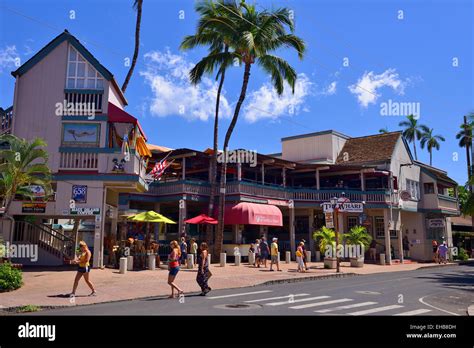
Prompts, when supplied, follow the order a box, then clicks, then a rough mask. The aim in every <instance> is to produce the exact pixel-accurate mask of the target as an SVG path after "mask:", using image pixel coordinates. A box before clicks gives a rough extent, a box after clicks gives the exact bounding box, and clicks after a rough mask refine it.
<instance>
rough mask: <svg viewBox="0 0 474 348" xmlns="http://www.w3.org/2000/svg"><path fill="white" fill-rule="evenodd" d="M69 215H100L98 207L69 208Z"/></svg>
mask: <svg viewBox="0 0 474 348" xmlns="http://www.w3.org/2000/svg"><path fill="white" fill-rule="evenodd" d="M69 213H70V214H71V215H100V208H77V207H76V208H71V210H70V211H69Z"/></svg>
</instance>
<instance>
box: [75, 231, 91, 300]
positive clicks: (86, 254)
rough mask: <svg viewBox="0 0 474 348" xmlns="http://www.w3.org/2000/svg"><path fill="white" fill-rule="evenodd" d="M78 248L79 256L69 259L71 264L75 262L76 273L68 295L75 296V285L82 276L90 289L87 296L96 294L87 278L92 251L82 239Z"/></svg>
mask: <svg viewBox="0 0 474 348" xmlns="http://www.w3.org/2000/svg"><path fill="white" fill-rule="evenodd" d="M79 248H80V250H81V254H80V255H79V257H76V258H75V259H74V260H72V261H71V263H72V264H77V273H76V278H75V279H74V285H73V287H72V292H71V294H70V296H71V297H74V296H76V290H77V286H78V285H79V280H81V278H82V277H84V280H85V281H86V284H87V285H88V286H89V288H91V290H92V292H91V293H90V294H89V296H96V295H97V293H96V291H95V289H94V285H93V284H92V283H91V281H90V280H89V273H90V271H91V269H90V264H89V261H90V259H91V256H92V253H91V251H90V250H89V247H88V246H87V244H86V242H84V241H83V240H81V241H80V242H79Z"/></svg>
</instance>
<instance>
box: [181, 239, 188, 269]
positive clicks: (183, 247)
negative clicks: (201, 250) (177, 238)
mask: <svg viewBox="0 0 474 348" xmlns="http://www.w3.org/2000/svg"><path fill="white" fill-rule="evenodd" d="M179 249H180V251H181V264H182V265H186V264H187V262H188V244H187V243H186V238H185V237H181V243H180V244H179Z"/></svg>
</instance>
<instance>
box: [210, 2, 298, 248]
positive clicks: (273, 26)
mask: <svg viewBox="0 0 474 348" xmlns="http://www.w3.org/2000/svg"><path fill="white" fill-rule="evenodd" d="M241 8H242V10H240V11H238V12H235V11H232V10H229V13H230V14H229V18H230V19H231V21H232V22H233V23H234V25H236V29H237V31H238V32H239V33H240V37H239V40H238V42H237V43H233V46H234V45H235V47H232V48H233V50H234V52H235V54H236V56H237V57H238V60H239V62H241V64H243V65H244V74H243V79H242V86H241V90H240V96H239V99H238V101H237V103H236V105H235V109H234V114H233V116H232V120H231V122H230V124H229V127H228V129H227V132H226V134H225V138H224V144H223V150H224V153H225V152H226V151H227V149H228V146H229V141H230V138H231V136H232V132H233V130H234V128H235V125H236V124H237V120H238V118H239V114H240V109H241V107H242V104H243V102H244V100H245V96H246V93H247V87H248V84H249V80H250V71H251V68H252V66H253V64H257V65H259V66H260V67H261V68H262V69H263V70H264V71H265V72H266V73H268V74H269V75H270V77H271V81H272V84H273V87H274V88H275V90H276V92H277V94H278V95H281V94H282V93H283V91H284V88H285V82H286V83H287V84H288V85H289V86H290V87H291V89H292V92H293V93H294V90H295V82H296V79H297V74H296V71H295V70H294V68H293V67H292V66H291V65H290V64H289V63H288V62H287V61H286V60H284V59H283V58H281V57H278V56H276V55H274V54H272V53H273V52H274V51H276V50H278V49H281V48H285V47H286V48H294V49H295V50H296V51H297V52H298V56H299V58H300V59H302V58H303V53H304V51H305V47H306V46H305V43H304V42H303V40H302V39H301V38H299V37H297V36H295V35H294V34H293V31H294V24H293V20H292V18H291V15H290V11H289V10H288V9H286V8H280V9H277V10H273V11H267V10H264V11H262V12H259V11H257V10H256V8H255V5H249V4H246V3H245V2H242V3H241ZM287 28H288V29H289V30H290V32H291V33H288V32H287ZM226 172H227V163H225V162H224V163H223V164H222V166H221V177H220V195H219V217H218V228H217V234H216V251H215V253H216V254H217V253H220V251H221V249H222V242H223V237H224V203H225V188H226Z"/></svg>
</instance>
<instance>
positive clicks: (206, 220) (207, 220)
mask: <svg viewBox="0 0 474 348" xmlns="http://www.w3.org/2000/svg"><path fill="white" fill-rule="evenodd" d="M184 222H185V223H187V224H209V225H217V220H216V219H214V218H211V217H210V216H207V215H206V214H201V215H198V216H195V217H193V218H191V219H187V220H184Z"/></svg>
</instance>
